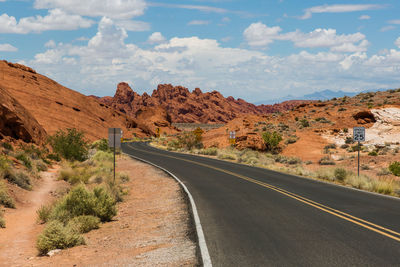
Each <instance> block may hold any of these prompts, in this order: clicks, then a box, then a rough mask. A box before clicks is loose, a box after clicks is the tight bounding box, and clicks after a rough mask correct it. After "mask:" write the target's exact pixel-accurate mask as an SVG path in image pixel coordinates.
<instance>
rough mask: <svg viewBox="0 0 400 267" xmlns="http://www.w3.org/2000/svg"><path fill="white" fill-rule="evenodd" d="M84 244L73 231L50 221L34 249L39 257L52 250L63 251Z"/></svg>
mask: <svg viewBox="0 0 400 267" xmlns="http://www.w3.org/2000/svg"><path fill="white" fill-rule="evenodd" d="M83 244H85V240H84V239H83V237H82V236H80V235H79V233H78V232H76V231H75V230H74V229H72V228H71V227H69V226H64V224H63V223H62V222H59V221H51V222H50V223H49V224H48V225H47V226H46V228H45V229H44V231H43V233H42V234H40V235H39V237H38V240H37V243H36V247H37V248H38V250H39V253H40V255H46V253H47V252H49V251H50V250H53V249H65V248H71V247H74V246H79V245H83Z"/></svg>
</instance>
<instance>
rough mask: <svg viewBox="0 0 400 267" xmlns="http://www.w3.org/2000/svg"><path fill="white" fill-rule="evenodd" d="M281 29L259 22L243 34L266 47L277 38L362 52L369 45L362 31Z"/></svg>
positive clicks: (332, 48) (296, 44)
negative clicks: (291, 30)
mask: <svg viewBox="0 0 400 267" xmlns="http://www.w3.org/2000/svg"><path fill="white" fill-rule="evenodd" d="M281 31H282V29H281V28H280V27H278V26H275V27H268V26H267V25H265V24H263V23H261V22H257V23H253V24H251V25H250V26H249V27H248V28H247V29H245V30H244V32H243V36H244V38H245V39H246V41H247V43H248V44H249V45H250V46H253V47H266V46H267V45H269V44H271V43H272V42H274V41H275V40H287V41H292V42H293V43H294V45H295V46H297V47H302V48H320V47H326V48H329V49H330V50H332V51H336V52H362V51H366V49H367V46H368V45H369V42H368V41H367V40H366V39H365V35H364V34H362V33H354V34H341V35H338V34H337V33H336V30H335V29H315V30H314V31H312V32H309V33H303V32H301V31H295V32H289V33H281Z"/></svg>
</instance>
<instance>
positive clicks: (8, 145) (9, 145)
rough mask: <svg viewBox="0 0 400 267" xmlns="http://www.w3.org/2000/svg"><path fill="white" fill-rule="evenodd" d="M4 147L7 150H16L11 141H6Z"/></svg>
mask: <svg viewBox="0 0 400 267" xmlns="http://www.w3.org/2000/svg"><path fill="white" fill-rule="evenodd" d="M3 147H4V148H5V149H7V150H10V151H14V148H13V146H12V145H11V144H10V143H7V142H4V143H3Z"/></svg>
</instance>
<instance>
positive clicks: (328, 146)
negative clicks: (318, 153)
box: [325, 144, 336, 149]
mask: <svg viewBox="0 0 400 267" xmlns="http://www.w3.org/2000/svg"><path fill="white" fill-rule="evenodd" d="M331 148H332V149H335V148H336V144H329V145H326V146H325V149H331Z"/></svg>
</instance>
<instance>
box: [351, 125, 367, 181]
mask: <svg viewBox="0 0 400 267" xmlns="http://www.w3.org/2000/svg"><path fill="white" fill-rule="evenodd" d="M353 140H354V141H356V142H358V145H357V151H358V158H357V159H358V160H357V162H358V163H357V175H358V176H360V150H361V145H360V142H363V141H365V128H364V127H354V128H353Z"/></svg>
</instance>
